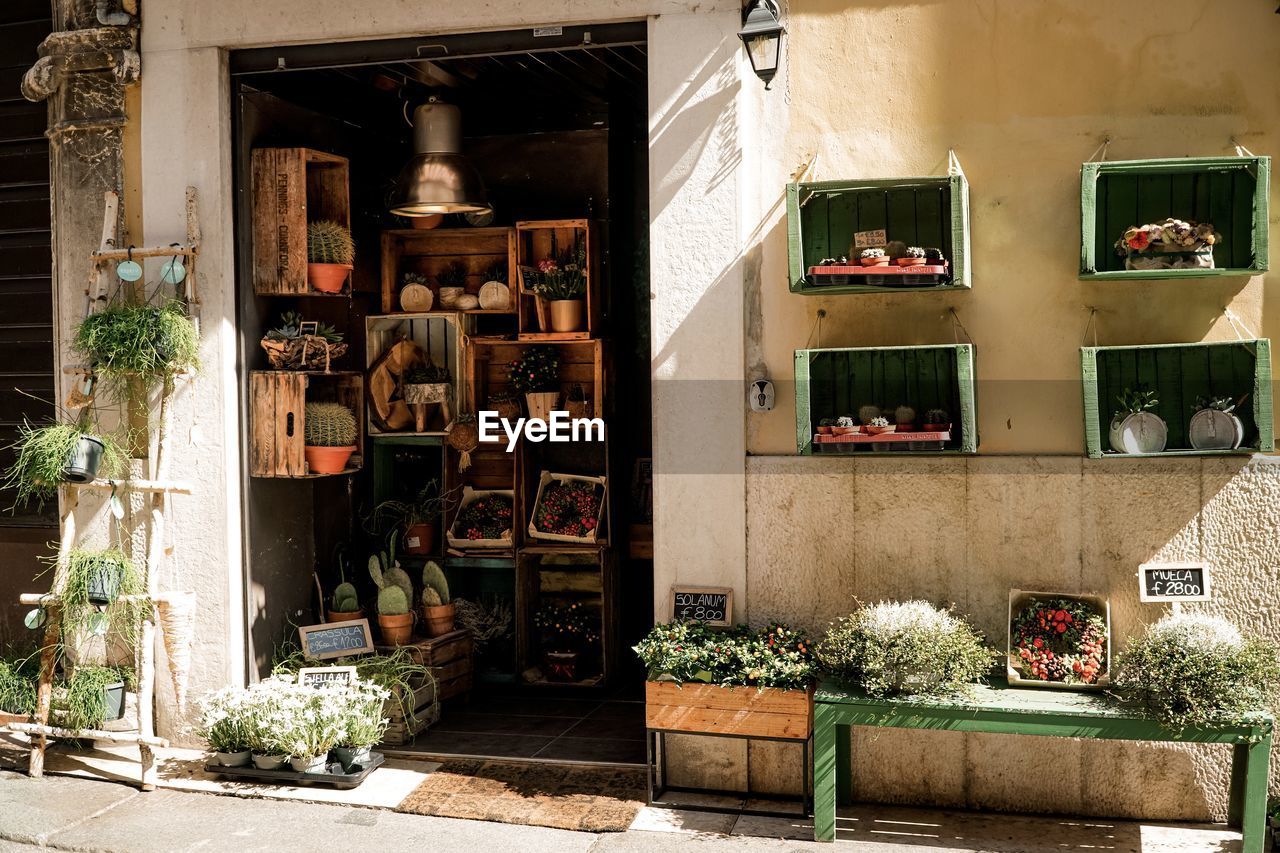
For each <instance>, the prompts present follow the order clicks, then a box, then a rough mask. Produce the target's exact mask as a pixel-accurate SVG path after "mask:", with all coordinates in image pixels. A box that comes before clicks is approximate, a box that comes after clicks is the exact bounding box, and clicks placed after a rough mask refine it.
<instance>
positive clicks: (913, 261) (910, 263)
mask: <svg viewBox="0 0 1280 853" xmlns="http://www.w3.org/2000/svg"><path fill="white" fill-rule="evenodd" d="M898 266H900V267H922V266H924V258H898Z"/></svg>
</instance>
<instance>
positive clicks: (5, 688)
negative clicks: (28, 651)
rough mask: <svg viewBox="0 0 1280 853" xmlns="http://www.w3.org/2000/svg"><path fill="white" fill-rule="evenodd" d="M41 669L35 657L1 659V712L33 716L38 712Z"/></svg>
mask: <svg viewBox="0 0 1280 853" xmlns="http://www.w3.org/2000/svg"><path fill="white" fill-rule="evenodd" d="M38 679H39V667H38V665H37V663H36V659H35V658H34V657H28V658H24V659H8V660H4V659H0V711H3V712H5V713H7V714H19V715H22V716H31V715H32V714H34V713H35V712H36V683H37V681H38Z"/></svg>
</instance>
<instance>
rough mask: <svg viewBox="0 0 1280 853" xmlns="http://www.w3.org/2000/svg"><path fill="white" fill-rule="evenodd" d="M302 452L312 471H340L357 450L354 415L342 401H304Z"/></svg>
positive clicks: (322, 472)
mask: <svg viewBox="0 0 1280 853" xmlns="http://www.w3.org/2000/svg"><path fill="white" fill-rule="evenodd" d="M303 421H304V424H303V438H304V440H305V442H306V446H305V448H304V450H303V453H304V454H305V456H306V459H307V470H308V471H310V472H311V473H312V474H341V473H342V472H343V471H345V470H346V467H347V461H348V460H349V459H350V458H351V454H353V453H355V452H356V435H357V429H356V416H355V413H354V412H352V411H351V409H349V408H348V407H346V406H344V405H342V404H341V403H307V406H306V409H305V410H304V415H303Z"/></svg>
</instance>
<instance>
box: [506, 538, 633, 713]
mask: <svg viewBox="0 0 1280 853" xmlns="http://www.w3.org/2000/svg"><path fill="white" fill-rule="evenodd" d="M516 570H517V573H518V578H517V582H518V583H519V588H520V591H519V594H518V596H517V600H518V602H519V610H518V612H517V615H516V623H517V628H516V631H517V652H516V654H517V658H518V661H519V670H520V674H521V681H522V683H524V684H527V685H533V686H542V687H579V688H593V687H601V686H603V685H605V684H608V683H609V681H610V679H611V678H612V677H613V674H614V669H615V668H616V666H617V651H618V649H617V645H618V631H619V627H618V626H619V621H620V620H619V613H618V602H617V589H616V586H617V582H618V579H617V561H616V559H615V558H614V554H613V551H612V550H610V549H609V548H607V547H597V548H581V547H577V546H566V547H554V546H549V545H540V546H532V547H524V548H521V549H520V553H519V556H518V557H517V561H516ZM544 600H555V601H560V602H570V601H576V602H579V603H582V604H584V605H587V606H588V607H590V608H591V609H592V610H593V611H598V613H599V618H600V645H599V653H598V655H595V654H585V655H583V657H582V660H581V663H580V666H581V667H582V669H581V670H580V672H581V677H579V678H577V679H575V680H573V681H557V680H552V679H550V678H548V677H547V676H546V671H545V667H544V665H543V661H542V659H541V658H542V649H541V647H540V643H539V640H538V636H537V628H536V627H535V626H534V621H533V616H534V613H535V612H536V611H537V609H538V606H539V604H540V603H541V602H542V601H544Z"/></svg>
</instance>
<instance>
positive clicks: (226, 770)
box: [204, 752, 383, 789]
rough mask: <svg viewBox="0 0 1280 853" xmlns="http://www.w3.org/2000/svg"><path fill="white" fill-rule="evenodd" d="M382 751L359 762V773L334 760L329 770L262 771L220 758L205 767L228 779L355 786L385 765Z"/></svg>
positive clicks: (329, 765)
mask: <svg viewBox="0 0 1280 853" xmlns="http://www.w3.org/2000/svg"><path fill="white" fill-rule="evenodd" d="M382 762H383V757H382V753H381V752H374V753H370V755H369V763H368V764H365V765H358V766H357V768H358V769H356V772H354V773H343V772H342V764H341V763H339V762H337V761H330V762H329V763H328V764H327V765H326V768H325V769H327V770H328V771H329V772H328V773H299V772H298V771H296V770H294V769H293V768H292V767H290V768H289V769H288V770H259V769H258V768H256V767H254V766H253V765H252V764H250V765H249V766H247V767H224V766H222V765H221V764H219V763H218V762H216V761H210V762H209V763H208V764H206V765H205V766H204V769H205V770H206V771H208V772H209V773H216V774H217V775H219V776H226V777H227V778H228V779H243V780H245V781H252V782H269V783H272V784H275V785H322V786H324V787H327V788H344V789H345V788H355V787H358V786H359V785H360V783H361V782H363V781H364V780H365V777H367V776H368V775H369V774H370V773H372V772H373V771H375V770H377V769H378V768H379V767H381V766H382Z"/></svg>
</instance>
